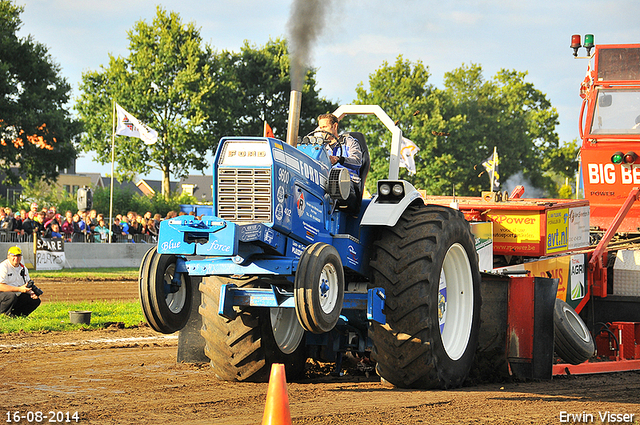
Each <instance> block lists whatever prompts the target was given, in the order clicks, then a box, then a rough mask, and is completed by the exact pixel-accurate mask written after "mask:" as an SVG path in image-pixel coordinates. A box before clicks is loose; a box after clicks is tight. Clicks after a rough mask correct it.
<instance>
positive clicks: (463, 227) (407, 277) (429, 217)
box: [370, 205, 481, 389]
mask: <svg viewBox="0 0 640 425" xmlns="http://www.w3.org/2000/svg"><path fill="white" fill-rule="evenodd" d="M370 265H371V268H372V282H371V284H370V287H382V288H384V289H385V292H386V300H385V310H384V311H385V314H386V318H387V323H386V324H385V325H381V324H379V323H376V322H372V325H371V339H372V341H373V352H372V356H373V357H374V358H375V360H377V362H378V363H377V367H376V370H377V371H378V374H379V375H380V376H381V377H382V379H384V380H385V381H387V382H389V383H391V384H393V385H396V386H398V387H401V388H422V389H428V388H453V387H458V386H460V385H462V383H463V382H464V380H465V379H466V377H467V376H468V374H469V370H470V369H471V366H472V364H473V359H474V356H475V351H476V346H477V343H478V336H479V332H480V305H481V299H480V272H479V269H478V257H477V254H476V251H475V244H474V239H473V237H472V235H471V231H470V227H469V224H468V223H467V222H466V220H465V219H464V216H463V214H462V213H460V212H459V211H456V210H453V209H451V208H446V207H441V206H425V205H414V206H410V207H409V208H407V210H406V211H405V212H404V213H403V215H402V216H401V217H400V219H399V220H398V223H397V224H396V225H395V226H394V227H393V228H386V229H382V234H381V237H380V239H378V240H377V241H376V242H375V243H374V249H373V256H372V260H371V262H370Z"/></svg>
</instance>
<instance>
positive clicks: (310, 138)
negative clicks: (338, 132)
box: [300, 129, 344, 156]
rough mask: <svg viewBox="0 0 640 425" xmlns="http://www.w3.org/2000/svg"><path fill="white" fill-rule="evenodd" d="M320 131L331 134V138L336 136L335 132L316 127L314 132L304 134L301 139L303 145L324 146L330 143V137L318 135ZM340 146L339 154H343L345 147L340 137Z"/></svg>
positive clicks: (327, 134)
mask: <svg viewBox="0 0 640 425" xmlns="http://www.w3.org/2000/svg"><path fill="white" fill-rule="evenodd" d="M318 133H320V134H322V135H324V136H329V137H331V138H335V136H334V135H333V133H331V132H329V131H327V130H320V129H315V130H313V131H312V132H310V133H309V134H307V135H306V136H304V137H303V138H302V141H300V144H301V145H321V146H322V147H323V148H324V147H325V146H327V145H329V142H330V139H329V137H320V136H317V134H318ZM337 143H338V146H340V155H338V156H343V153H344V151H343V148H342V144H343V143H342V142H341V140H340V139H338V142H337Z"/></svg>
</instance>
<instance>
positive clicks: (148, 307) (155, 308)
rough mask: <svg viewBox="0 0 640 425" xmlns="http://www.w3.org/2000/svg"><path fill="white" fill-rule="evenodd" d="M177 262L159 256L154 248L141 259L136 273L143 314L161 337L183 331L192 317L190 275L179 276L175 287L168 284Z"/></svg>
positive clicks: (161, 255)
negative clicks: (177, 284) (178, 281)
mask: <svg viewBox="0 0 640 425" xmlns="http://www.w3.org/2000/svg"><path fill="white" fill-rule="evenodd" d="M176 262H177V257H176V256H175V255H171V254H158V249H157V247H153V248H151V249H150V250H149V251H147V253H146V254H145V255H144V257H143V258H142V263H141V264H140V270H139V274H138V287H139V295H140V304H141V305H142V312H143V313H144V316H145V318H146V319H147V322H148V323H149V325H150V326H151V327H152V328H153V329H154V330H155V331H157V332H161V333H164V334H172V333H174V332H177V331H179V330H180V329H182V328H184V326H185V325H186V324H187V321H188V320H189V315H190V314H191V297H192V292H191V291H192V288H191V282H190V279H189V276H188V275H186V274H181V276H180V285H179V286H178V287H177V288H176V287H175V286H173V285H172V283H171V281H172V279H173V277H174V276H175V274H176ZM173 290H175V292H172V291H173Z"/></svg>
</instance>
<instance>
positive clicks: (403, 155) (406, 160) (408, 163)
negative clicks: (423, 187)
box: [400, 137, 420, 174]
mask: <svg viewBox="0 0 640 425" xmlns="http://www.w3.org/2000/svg"><path fill="white" fill-rule="evenodd" d="M419 150H420V148H418V147H417V146H416V144H415V143H413V142H412V141H411V140H409V139H407V138H406V137H403V138H402V143H401V144H400V166H401V167H404V168H406V169H407V171H409V174H415V173H416V162H415V160H414V158H413V157H414V155H415V154H416V152H418V151H419Z"/></svg>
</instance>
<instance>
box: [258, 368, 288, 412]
mask: <svg viewBox="0 0 640 425" xmlns="http://www.w3.org/2000/svg"><path fill="white" fill-rule="evenodd" d="M262 425H291V413H290V412H289V396H288V395H287V379H286V376H285V373H284V365H283V364H280V363H274V364H273V365H272V366H271V375H270V376H269V388H268V389H267V403H266V405H265V408H264V415H263V416H262Z"/></svg>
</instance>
